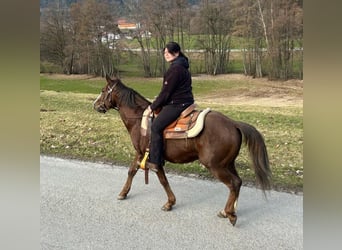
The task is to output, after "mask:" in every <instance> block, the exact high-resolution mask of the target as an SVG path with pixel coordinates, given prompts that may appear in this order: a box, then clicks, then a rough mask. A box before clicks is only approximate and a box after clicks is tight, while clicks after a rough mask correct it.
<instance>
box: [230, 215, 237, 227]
mask: <svg viewBox="0 0 342 250" xmlns="http://www.w3.org/2000/svg"><path fill="white" fill-rule="evenodd" d="M229 221H230V223H232V225H233V226H235V224H236V221H237V217H236V216H232V217H229Z"/></svg>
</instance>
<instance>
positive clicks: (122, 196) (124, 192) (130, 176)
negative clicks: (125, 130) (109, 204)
mask: <svg viewBox="0 0 342 250" xmlns="http://www.w3.org/2000/svg"><path fill="white" fill-rule="evenodd" d="M139 157H140V155H139V154H138V153H137V154H136V155H135V158H134V161H133V162H132V164H131V166H130V168H129V169H128V176H127V180H126V183H125V185H124V186H123V187H122V190H121V192H120V194H119V195H118V197H117V198H118V200H124V199H126V197H127V194H128V192H129V191H130V190H131V186H132V182H133V178H134V176H135V174H136V173H137V172H138V166H137V160H138V159H139Z"/></svg>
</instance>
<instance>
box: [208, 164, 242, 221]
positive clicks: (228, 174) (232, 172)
mask: <svg viewBox="0 0 342 250" xmlns="http://www.w3.org/2000/svg"><path fill="white" fill-rule="evenodd" d="M212 173H213V174H214V175H215V177H216V178H218V179H219V180H220V181H222V182H223V183H224V184H226V186H227V187H228V188H229V190H230V193H229V197H228V201H227V203H226V206H225V208H224V210H223V211H220V212H219V213H218V216H219V217H223V218H228V219H229V221H230V222H231V223H232V225H233V226H235V224H236V221H237V216H236V208H237V201H238V198H239V193H240V188H241V184H242V181H241V178H240V177H239V175H238V173H237V171H236V169H235V165H234V163H232V164H231V165H229V167H228V168H226V167H225V168H220V169H216V170H215V171H212Z"/></svg>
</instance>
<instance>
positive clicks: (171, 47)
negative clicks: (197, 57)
mask: <svg viewBox="0 0 342 250" xmlns="http://www.w3.org/2000/svg"><path fill="white" fill-rule="evenodd" d="M165 49H167V50H168V51H169V52H170V53H171V54H175V53H177V52H179V56H181V57H184V58H185V59H186V60H187V61H188V58H187V57H186V56H185V55H184V54H183V52H182V51H181V47H180V46H179V44H178V43H176V42H169V43H168V44H166V46H165V48H164V51H165Z"/></svg>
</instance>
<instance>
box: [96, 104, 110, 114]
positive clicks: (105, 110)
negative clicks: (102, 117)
mask: <svg viewBox="0 0 342 250" xmlns="http://www.w3.org/2000/svg"><path fill="white" fill-rule="evenodd" d="M94 109H95V110H96V111H97V112H100V113H106V112H107V109H106V108H105V107H104V106H103V105H99V106H96V105H94Z"/></svg>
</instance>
